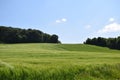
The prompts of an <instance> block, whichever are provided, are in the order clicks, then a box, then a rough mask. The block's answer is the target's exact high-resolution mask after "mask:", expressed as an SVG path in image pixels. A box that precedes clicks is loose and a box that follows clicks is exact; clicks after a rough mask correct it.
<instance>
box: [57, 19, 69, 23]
mask: <svg viewBox="0 0 120 80" xmlns="http://www.w3.org/2000/svg"><path fill="white" fill-rule="evenodd" d="M66 21H67V19H66V18H62V19H58V20H56V23H63V22H66Z"/></svg>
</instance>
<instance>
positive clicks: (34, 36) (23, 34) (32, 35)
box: [0, 26, 60, 43]
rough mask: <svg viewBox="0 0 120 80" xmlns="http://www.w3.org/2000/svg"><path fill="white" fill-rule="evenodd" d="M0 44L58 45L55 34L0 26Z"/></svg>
mask: <svg viewBox="0 0 120 80" xmlns="http://www.w3.org/2000/svg"><path fill="white" fill-rule="evenodd" d="M0 43H60V41H59V40H58V36H57V35H56V34H53V35H50V34H47V33H44V32H42V31H40V30H36V29H21V28H13V27H6V26H0Z"/></svg>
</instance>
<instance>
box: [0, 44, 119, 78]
mask: <svg viewBox="0 0 120 80" xmlns="http://www.w3.org/2000/svg"><path fill="white" fill-rule="evenodd" d="M0 80H120V51H119V50H112V49H109V48H106V47H98V46H93V45H85V44H45V43H26V44H0Z"/></svg>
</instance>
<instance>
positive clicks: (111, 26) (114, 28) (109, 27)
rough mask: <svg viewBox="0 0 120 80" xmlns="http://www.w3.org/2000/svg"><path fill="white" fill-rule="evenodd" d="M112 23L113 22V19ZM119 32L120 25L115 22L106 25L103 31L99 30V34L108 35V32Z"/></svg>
mask: <svg viewBox="0 0 120 80" xmlns="http://www.w3.org/2000/svg"><path fill="white" fill-rule="evenodd" d="M111 21H113V20H112V19H111ZM118 31H120V24H119V23H116V22H113V23H110V24H108V25H106V26H105V27H104V28H103V29H101V30H99V31H98V32H99V33H107V32H118Z"/></svg>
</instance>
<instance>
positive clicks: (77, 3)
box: [0, 0, 120, 43]
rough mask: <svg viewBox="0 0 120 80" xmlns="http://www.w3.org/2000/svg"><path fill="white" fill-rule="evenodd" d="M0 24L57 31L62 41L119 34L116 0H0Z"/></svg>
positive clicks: (119, 6)
mask: <svg viewBox="0 0 120 80" xmlns="http://www.w3.org/2000/svg"><path fill="white" fill-rule="evenodd" d="M0 25H4V26H12V27H19V28H25V29H28V28H32V29H39V30H41V31H43V32H46V33H49V34H57V35H58V36H59V40H60V41H61V42H63V43H82V42H83V41H85V40H86V39H87V38H88V37H89V38H93V37H98V36H101V37H117V36H120V0H0Z"/></svg>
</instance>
